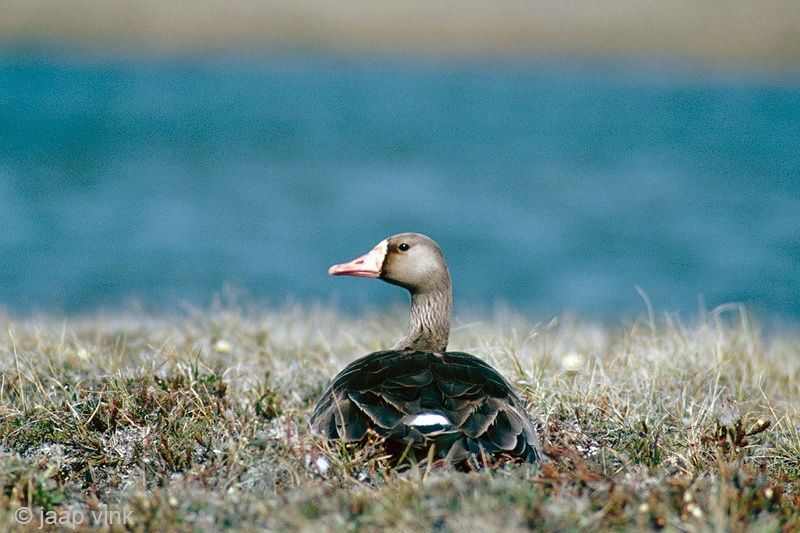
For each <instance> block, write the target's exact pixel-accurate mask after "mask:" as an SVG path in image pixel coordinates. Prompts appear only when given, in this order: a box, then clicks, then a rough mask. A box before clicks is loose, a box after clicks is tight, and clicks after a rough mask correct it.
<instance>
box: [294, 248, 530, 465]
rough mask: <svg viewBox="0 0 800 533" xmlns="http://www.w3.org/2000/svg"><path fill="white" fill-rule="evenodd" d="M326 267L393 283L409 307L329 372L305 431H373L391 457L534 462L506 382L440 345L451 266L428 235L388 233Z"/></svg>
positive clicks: (352, 437) (525, 421) (336, 435)
mask: <svg viewBox="0 0 800 533" xmlns="http://www.w3.org/2000/svg"><path fill="white" fill-rule="evenodd" d="M328 274H331V275H336V276H358V277H369V278H379V279H382V280H383V281H386V282H388V283H391V284H394V285H399V286H400V287H403V288H405V289H406V290H408V292H409V293H410V295H411V314H410V316H409V320H408V326H407V327H406V330H405V334H404V335H403V337H402V339H401V340H400V341H399V342H398V343H397V344H395V345H394V346H393V347H392V348H391V349H389V350H383V351H378V352H374V353H371V354H369V355H366V356H364V357H361V358H360V359H357V360H355V361H353V362H352V363H350V364H349V365H347V366H346V367H345V368H344V369H343V370H342V371H341V372H339V374H338V375H336V377H334V378H333V381H332V382H331V384H330V386H329V387H328V388H327V389H326V390H325V392H324V393H323V394H322V397H321V398H320V399H319V401H318V402H317V404H316V407H315V408H314V411H313V413H312V415H311V419H310V424H311V429H312V431H313V432H314V433H316V434H317V435H319V436H321V437H324V438H326V439H341V440H342V441H345V442H357V441H361V440H362V439H364V438H365V437H366V436H367V434H368V432H370V431H374V432H375V433H377V434H378V435H379V436H381V437H384V438H385V445H386V449H387V451H390V452H391V453H393V454H394V455H395V457H397V456H400V457H402V456H406V454H407V453H408V452H412V453H413V454H414V456H415V457H417V458H422V459H423V460H424V459H425V458H427V457H432V458H436V459H437V460H438V459H444V460H445V462H449V463H451V464H459V463H464V462H469V461H473V464H474V462H475V461H480V460H481V459H483V460H484V461H485V460H486V458H487V457H491V458H498V459H499V458H501V457H502V456H506V457H507V458H513V459H514V460H515V461H522V462H531V463H532V462H536V461H540V460H541V458H542V450H541V447H540V444H539V439H538V437H537V435H536V432H535V430H534V427H533V424H532V422H531V419H530V417H529V416H528V413H527V411H526V410H525V408H524V407H523V405H522V403H521V402H520V400H519V398H518V397H517V395H516V394H515V393H514V390H513V389H512V387H511V386H510V385H509V384H508V382H507V381H506V380H505V379H504V378H503V377H502V376H501V375H500V374H499V373H498V372H497V371H496V370H495V369H494V368H492V367H491V366H490V365H489V364H488V363H486V362H484V361H483V360H481V359H479V358H478V357H475V356H474V355H470V354H468V353H463V352H448V351H446V350H447V342H448V338H449V336H450V317H451V307H452V295H451V283H450V272H449V271H448V269H447V264H446V263H445V260H444V255H443V254H442V251H441V249H440V248H439V246H438V245H437V244H436V242H434V241H433V239H431V238H430V237H427V236H425V235H422V234H419V233H401V234H398V235H394V236H392V237H388V238H386V239H384V240H382V241H381V242H380V243H378V245H377V246H375V247H374V248H373V249H372V250H371V251H370V252H368V253H367V254H365V255H363V256H361V257H359V258H357V259H354V260H353V261H350V262H349V263H342V264H338V265H333V266H331V267H330V269H329V270H328ZM431 448H433V451H431ZM428 454H431V455H428Z"/></svg>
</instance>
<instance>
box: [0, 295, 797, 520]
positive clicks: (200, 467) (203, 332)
mask: <svg viewBox="0 0 800 533" xmlns="http://www.w3.org/2000/svg"><path fill="white" fill-rule="evenodd" d="M476 317H477V318H475V319H474V320H469V321H468V322H467V321H464V320H463V319H462V320H458V319H457V320H456V323H455V326H456V327H455V328H454V330H453V334H452V337H451V344H450V347H451V348H452V349H457V350H463V351H468V352H471V353H474V354H477V355H480V356H481V357H483V358H485V359H486V360H487V361H489V362H490V363H491V364H493V365H495V366H496V367H497V368H498V369H499V370H500V371H501V373H503V374H504V375H505V376H506V377H507V378H508V379H509V381H510V382H512V383H513V384H514V385H515V386H516V387H517V388H518V391H519V392H520V395H521V397H522V398H523V400H524V401H525V402H527V404H528V405H529V409H530V412H531V414H532V416H533V418H534V419H535V420H538V421H539V427H540V430H541V433H542V436H543V443H544V447H545V450H546V451H547V452H548V453H549V456H550V461H549V462H547V463H545V464H543V465H533V466H531V465H511V464H507V465H504V466H502V467H498V468H494V469H483V470H480V471H476V472H457V471H454V470H451V469H445V468H420V467H412V468H410V469H405V470H403V471H397V470H395V469H392V468H391V467H390V466H389V464H388V462H387V460H386V458H385V457H384V456H383V454H382V453H381V447H380V443H377V442H370V443H367V444H366V445H364V446H343V445H340V444H336V443H325V442H321V441H320V440H319V439H317V438H315V437H314V436H312V435H311V434H310V433H309V430H308V417H309V415H310V412H311V409H312V407H313V404H314V402H315V400H316V399H317V398H318V396H319V395H320V393H321V392H322V390H323V388H324V387H325V386H326V385H327V383H328V382H329V380H330V378H331V377H332V376H333V375H334V374H335V373H336V372H337V371H338V370H339V369H341V368H342V367H343V366H344V365H345V364H346V363H347V362H349V361H351V360H353V359H354V358H356V357H358V356H361V355H363V354H366V353H368V352H370V351H374V350H377V349H380V348H385V347H386V346H388V345H390V344H392V343H393V342H394V339H396V338H397V337H398V335H399V334H400V332H401V328H402V326H403V325H404V323H403V322H404V316H403V315H402V313H377V314H374V315H371V316H368V317H358V318H355V317H349V316H345V315H342V314H341V313H340V312H338V311H337V310H335V309H332V308H329V307H322V306H288V307H284V308H281V309H275V310H270V309H266V308H256V309H243V308H241V307H238V306H235V305H224V306H214V307H212V308H211V309H209V310H188V311H185V312H182V313H175V314H152V313H147V312H138V311H121V312H116V313H97V314H94V315H90V316H74V317H57V316H38V317H25V318H18V317H12V316H7V315H4V316H0V322H1V323H2V326H3V327H2V331H0V372H1V373H2V378H0V435H1V436H2V441H0V485H1V486H2V491H1V492H0V501H1V502H2V505H0V530H4V531H26V530H32V529H37V528H38V527H39V525H40V523H39V520H40V516H44V517H47V516H50V517H51V518H52V517H54V516H57V517H60V518H63V519H66V517H69V516H73V517H80V515H78V514H76V513H82V514H83V516H84V519H83V521H82V523H80V524H75V523H74V522H75V520H73V523H70V524H68V525H66V524H64V523H62V525H61V526H54V527H53V528H55V529H58V528H65V529H66V528H68V527H69V528H71V527H72V526H76V527H75V529H76V530H78V531H93V530H109V529H110V530H114V531H148V530H153V531H216V530H246V531H248V530H259V529H265V530H300V531H330V530H332V531H369V530H377V529H391V530H401V531H420V530H429V529H438V530H443V531H463V530H468V531H515V530H524V529H529V528H533V529H544V530H554V531H570V530H582V531H583V530H586V531H595V530H597V531H600V530H607V529H636V530H640V529H666V530H680V531H710V530H717V531H744V530H758V531H778V530H784V531H791V530H797V529H800V437H799V436H798V431H800V336H798V335H797V334H796V333H793V332H786V331H776V332H772V333H769V334H764V333H762V332H760V331H759V329H758V327H757V326H756V325H754V324H753V322H752V320H751V319H750V317H748V315H747V313H746V312H744V311H743V310H742V309H741V308H739V307H735V306H732V307H730V308H723V309H720V310H717V311H715V312H712V313H709V314H707V315H705V316H703V317H701V318H699V319H697V320H696V321H694V322H693V323H692V324H691V325H685V324H683V323H681V322H679V321H678V320H677V319H675V318H670V317H664V318H661V319H653V318H649V317H644V318H642V319H640V320H638V321H635V322H633V323H628V324H623V323H620V324H619V325H618V326H605V325H598V324H594V323H590V322H585V321H581V320H579V319H561V320H553V321H550V322H549V323H538V322H534V321H531V320H529V319H527V318H526V317H525V316H523V315H522V314H520V313H515V312H509V311H498V312H492V313H485V314H476ZM323 457H324V458H325V459H327V463H326V462H324V461H322V460H320V458H323ZM328 463H329V466H328ZM21 507H28V508H30V509H32V510H33V511H34V515H33V518H32V520H31V522H30V523H29V524H27V525H20V524H19V523H18V515H15V513H16V512H17V510H18V509H19V508H21ZM103 510H105V511H118V512H119V513H118V514H116V515H115V514H113V513H112V514H106V515H102V514H101V512H102V511H103ZM40 512H41V513H42V514H41V515H40V514H39V513H40ZM48 513H50V514H49V515H48ZM70 513H72V514H70ZM92 513H94V517H93V516H92ZM109 517H113V518H114V520H109ZM93 518H98V519H96V520H94V522H92V519H93ZM110 522H113V523H110ZM45 527H48V526H47V525H46V526H45Z"/></svg>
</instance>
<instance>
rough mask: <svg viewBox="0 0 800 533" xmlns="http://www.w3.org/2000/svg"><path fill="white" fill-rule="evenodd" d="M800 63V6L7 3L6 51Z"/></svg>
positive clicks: (548, 0) (247, 0)
mask: <svg viewBox="0 0 800 533" xmlns="http://www.w3.org/2000/svg"><path fill="white" fill-rule="evenodd" d="M19 43H70V44H78V45H90V46H94V45H98V46H129V45H133V46H145V47H156V48H160V49H166V50H169V49H176V50H191V49H198V48H228V47H258V48H275V47H278V48H294V47H303V48H312V49H313V48H320V49H332V50H342V51H350V50H354V51H375V50H377V51H388V52H392V51H401V52H428V51H432V52H445V53H489V54H492V53H501V54H504V53H523V54H537V55H546V54H552V53H563V54H596V55H610V56H622V57H640V56H645V57H647V56H666V57H685V58H693V59H701V60H713V61H724V62H750V63H752V62H755V63H760V62H766V63H783V64H792V63H795V62H797V61H799V60H800V2H798V1H797V0H760V1H758V2H753V1H752V0H728V1H726V2H711V1H709V0H705V1H691V0H675V1H672V2H664V1H663V0H641V1H638V2H630V1H625V0H598V1H593V2H589V1H586V2H565V1H563V0H534V1H529V2H525V1H519V0H518V1H512V0H495V1H493V2H485V1H475V0H460V1H459V0H430V1H428V2H423V1H418V0H411V1H406V2H397V1H388V0H373V1H367V0H355V1H350V2H339V3H337V2H330V1H328V2H323V1H318V0H316V1H315V0H294V1H292V2H281V1H277V0H260V1H259V0H233V1H231V0H227V1H226V0H170V1H169V2H162V1H157V0H106V1H102V0H70V1H69V2H64V1H63V0H0V45H6V46H8V45H15V44H19Z"/></svg>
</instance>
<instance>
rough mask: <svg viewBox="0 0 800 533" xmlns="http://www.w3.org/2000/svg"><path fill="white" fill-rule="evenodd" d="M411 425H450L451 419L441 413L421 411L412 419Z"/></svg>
mask: <svg viewBox="0 0 800 533" xmlns="http://www.w3.org/2000/svg"><path fill="white" fill-rule="evenodd" d="M408 425H409V426H449V425H450V421H449V420H448V419H447V417H446V416H444V415H441V414H439V413H421V414H418V415H417V416H415V417H414V418H412V419H411V421H410V422H409V423H408Z"/></svg>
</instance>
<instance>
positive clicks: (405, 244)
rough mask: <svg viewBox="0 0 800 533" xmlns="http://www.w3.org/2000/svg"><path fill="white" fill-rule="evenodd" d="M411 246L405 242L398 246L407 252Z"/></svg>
mask: <svg viewBox="0 0 800 533" xmlns="http://www.w3.org/2000/svg"><path fill="white" fill-rule="evenodd" d="M409 248H411V246H409V245H408V244H407V243H405V242H401V243H400V245H399V246H398V247H397V249H398V250H400V251H401V252H407V251H408V249H409Z"/></svg>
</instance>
